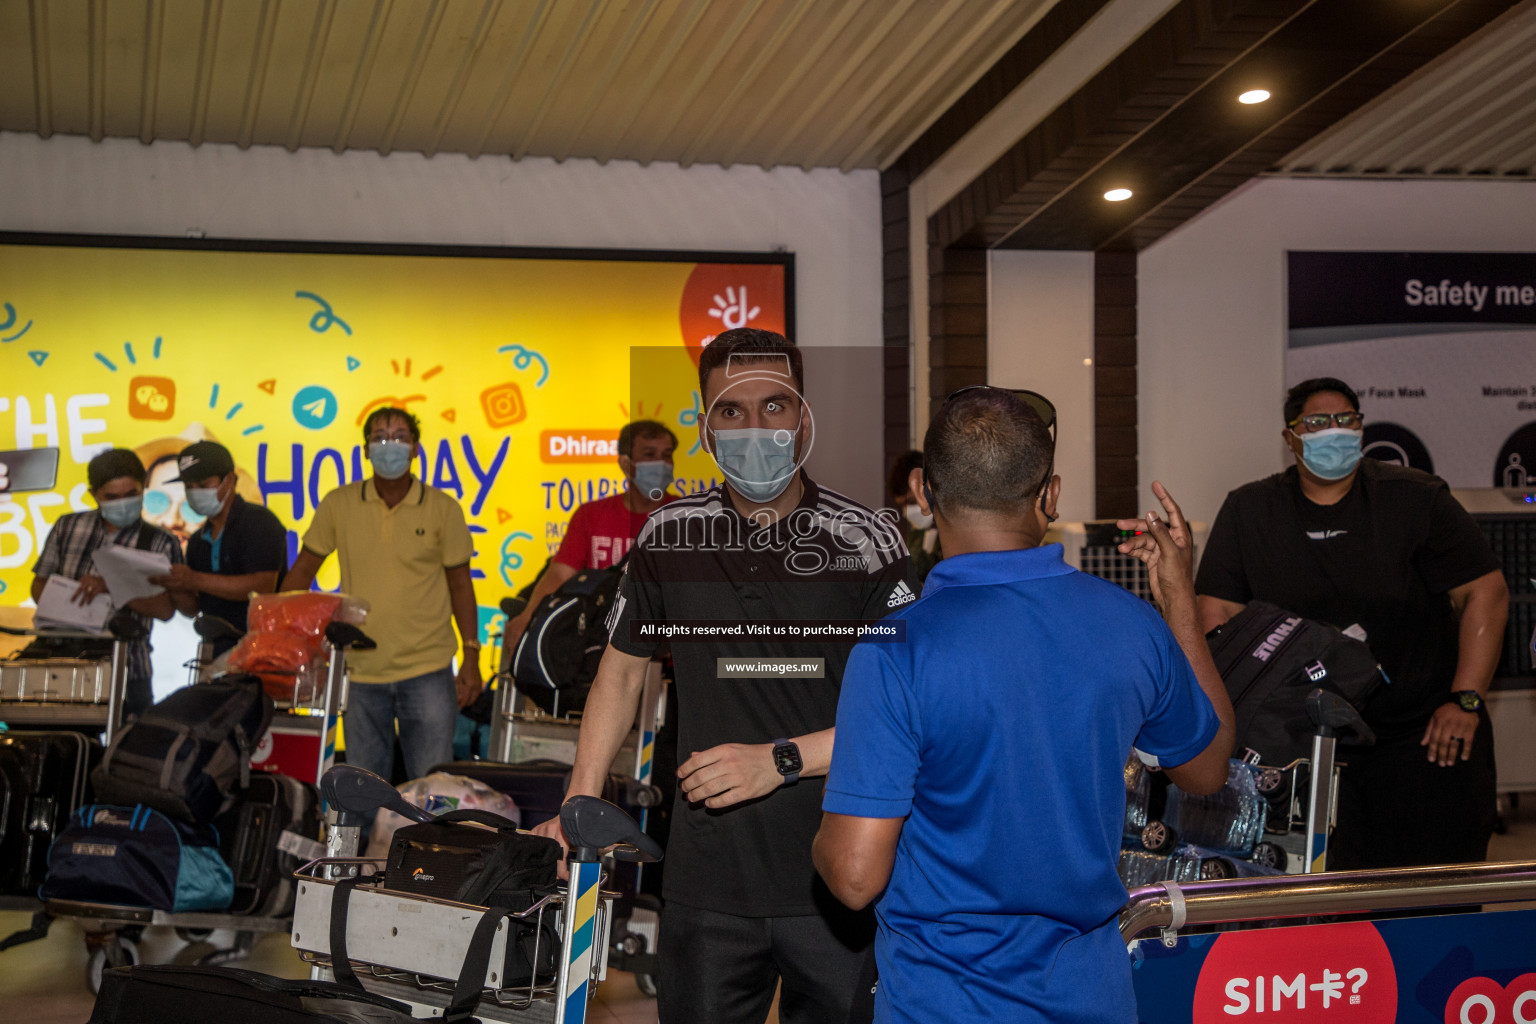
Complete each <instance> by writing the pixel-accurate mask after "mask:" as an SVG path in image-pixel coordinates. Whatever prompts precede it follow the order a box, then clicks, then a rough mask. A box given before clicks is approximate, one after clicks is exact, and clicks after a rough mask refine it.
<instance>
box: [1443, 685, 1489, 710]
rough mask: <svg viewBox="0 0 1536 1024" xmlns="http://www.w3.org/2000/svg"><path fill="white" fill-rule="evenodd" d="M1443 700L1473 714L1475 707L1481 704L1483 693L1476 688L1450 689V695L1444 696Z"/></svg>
mask: <svg viewBox="0 0 1536 1024" xmlns="http://www.w3.org/2000/svg"><path fill="white" fill-rule="evenodd" d="M1445 702H1446V703H1447V704H1455V705H1456V706H1457V707H1459V708H1461V710H1463V711H1468V712H1471V713H1473V714H1475V713H1476V712H1477V709H1478V708H1480V707H1482V706H1483V695H1482V694H1480V693H1478V692H1477V691H1476V690H1452V691H1451V695H1450V696H1449V697H1447V698H1445Z"/></svg>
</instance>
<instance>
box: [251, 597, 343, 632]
mask: <svg viewBox="0 0 1536 1024" xmlns="http://www.w3.org/2000/svg"><path fill="white" fill-rule="evenodd" d="M341 603H342V597H341V595H340V594H315V593H308V592H302V593H287V594H263V595H262V596H261V597H257V598H252V599H251V610H250V613H249V614H248V616H247V620H248V621H249V623H250V629H251V632H253V633H294V634H297V635H299V636H308V637H315V638H317V639H318V638H319V637H321V636H323V635H324V634H325V627H326V626H328V625H330V623H331V620H332V619H333V618H335V617H336V612H337V610H338V609H339V608H340V607H341Z"/></svg>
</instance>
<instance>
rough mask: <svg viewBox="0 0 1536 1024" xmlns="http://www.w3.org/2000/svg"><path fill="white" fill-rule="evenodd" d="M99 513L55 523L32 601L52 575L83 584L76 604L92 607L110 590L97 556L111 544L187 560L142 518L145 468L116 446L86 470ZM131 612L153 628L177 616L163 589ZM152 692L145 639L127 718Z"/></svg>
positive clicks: (137, 655)
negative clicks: (154, 623) (151, 620)
mask: <svg viewBox="0 0 1536 1024" xmlns="http://www.w3.org/2000/svg"><path fill="white" fill-rule="evenodd" d="M86 477H87V480H88V482H89V484H90V488H91V497H92V498H93V499H94V500H95V502H96V508H95V509H94V510H90V511H86V512H73V513H71V514H69V515H66V516H62V517H61V518H60V519H59V521H58V522H56V523H54V524H53V530H52V531H51V532H50V533H49V534H48V540H47V541H46V542H45V543H44V544H43V552H42V554H41V555H39V556H38V559H37V563H36V564H35V565H33V566H32V572H33V574H34V575H33V579H32V598H33V600H41V599H42V597H43V591H44V590H45V589H46V588H47V586H48V580H49V578H50V577H52V576H63V577H67V578H68V579H71V580H76V581H78V585H77V586H76V587H75V593H74V597H73V600H74V602H75V603H76V604H79V605H81V606H86V605H90V604H91V603H92V602H93V601H95V600H96V599H97V598H98V597H100V596H101V595H102V594H104V593H105V592H106V590H107V582H106V580H105V579H103V578H102V576H101V574H100V573H99V572H98V571H97V568H96V565H95V555H96V552H97V551H99V550H100V549H102V548H104V547H107V546H109V545H116V546H119V547H123V548H129V549H134V550H138V551H145V552H155V553H158V554H160V555H163V556H164V557H165V558H166V559H167V560H168V561H169V563H170V564H171V565H172V566H175V565H179V564H180V563H181V562H182V560H183V559H182V555H181V546H180V545H178V544H177V543H176V538H174V537H172V536H171V535H170V534H168V533H166V532H165V531H164V530H161V529H158V528H156V527H153V526H150V525H149V524H148V523H146V522H144V521H143V519H142V518H141V517H140V512H141V510H142V508H143V501H144V464H143V463H142V462H140V461H139V457H138V456H137V455H135V454H133V452H131V451H128V450H127V449H126V448H113V449H110V450H109V451H105V452H102V453H101V454H100V455H97V456H96V457H95V458H94V459H92V460H91V462H90V465H89V466H88V467H87V468H86ZM127 607H128V609H129V610H130V611H131V612H132V613H133V614H134V615H137V616H139V617H140V618H141V619H145V620H146V621H145V622H144V624H145V625H146V626H148V625H149V623H148V621H147V619H149V618H156V619H160V620H162V621H164V620H166V619H169V618H170V617H171V615H172V614H174V612H175V605H174V604H172V601H171V595H170V594H169V593H168V592H167V591H165V590H161V591H160V592H159V593H158V594H155V595H154V596H145V597H139V598H135V599H133V600H130V601H128V602H127ZM152 693H153V691H152V690H151V688H150V663H149V643H148V641H142V640H141V641H139V642H137V643H133V644H130V645H129V647H128V693H127V695H126V698H125V700H124V702H123V712H124V714H128V715H134V714H138V713H140V712H142V711H144V710H145V709H147V708H148V707H149V705H150V704H151V703H152V701H153V696H152Z"/></svg>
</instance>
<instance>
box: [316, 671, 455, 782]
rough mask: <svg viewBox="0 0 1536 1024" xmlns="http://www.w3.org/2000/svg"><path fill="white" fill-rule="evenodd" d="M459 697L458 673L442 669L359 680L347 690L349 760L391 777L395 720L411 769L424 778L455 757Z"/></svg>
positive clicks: (415, 776) (411, 774) (411, 773)
mask: <svg viewBox="0 0 1536 1024" xmlns="http://www.w3.org/2000/svg"><path fill="white" fill-rule="evenodd" d="M458 717H459V700H458V696H457V693H456V691H455V689H454V681H453V672H452V670H451V669H447V668H442V669H438V670H437V671H436V672H428V673H427V674H426V675H422V676H415V677H413V678H410V679H402V680H400V681H399V682H397V683H359V682H353V683H352V685H351V686H350V687H349V688H348V693H347V713H346V716H345V718H344V719H343V721H344V722H345V726H346V734H345V738H346V742H347V763H348V764H355V765H357V766H358V767H360V768H366V769H368V770H369V771H371V772H376V773H377V774H379V775H382V776H383V777H384V778H386V779H388V778H389V777H390V773H391V772H392V771H393V769H394V763H395V758H394V755H395V721H396V720H397V719H398V720H399V722H400V749H401V751H403V752H404V754H405V773H406V775H407V776H409V777H410V778H413V779H419V778H421V777H422V776H423V775H425V774H427V773H428V772H430V771H431V770H432V769H433V768H434V767H436V766H437V765H440V764H443V763H444V762H446V761H451V760H453V729H454V725H455V724H456V721H457V719H458Z"/></svg>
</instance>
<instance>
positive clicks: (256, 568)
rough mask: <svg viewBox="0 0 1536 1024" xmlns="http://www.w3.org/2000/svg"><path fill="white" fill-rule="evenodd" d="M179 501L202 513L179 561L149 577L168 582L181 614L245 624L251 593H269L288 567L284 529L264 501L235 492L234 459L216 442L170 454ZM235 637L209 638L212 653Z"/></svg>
mask: <svg viewBox="0 0 1536 1024" xmlns="http://www.w3.org/2000/svg"><path fill="white" fill-rule="evenodd" d="M176 462H177V466H178V467H179V468H180V471H181V475H180V476H179V477H178V478H177V481H176V482H178V483H180V484H182V486H183V487H185V488H186V495H187V504H188V505H190V506H191V507H192V510H193V511H194V512H196V513H197V514H198V515H200V516H203V517H205V518H204V520H203V525H202V526H201V527H199V528H198V530H197V532H196V533H194V534H193V535H192V537H191V539H189V540H188V541H187V561H186V564H184V565H173V566H171V568H170V571H169V572H168V573H166V574H165V575H164V576H157V577H154V578H152V579H151V580H150V582H151V583H157V584H159V585H161V586H165V587H169V588H170V590H171V597H172V598H173V599H174V600H175V602H176V607H177V608H178V609H180V610H181V611H182V612H183V613H185V614H187V615H195V614H197V613H198V612H203V613H204V614H207V615H214V616H217V617H218V618H221V619H223V620H225V621H226V622H228V623H229V624H230V625H232V626H234V627H235V629H237V630H239V631H240V632H242V633H243V632H245V629H246V612H247V610H248V609H249V608H250V604H251V595H253V594H270V593H273V592H274V591H276V590H277V581H278V579H279V578H281V577H282V575H283V573H284V572H285V571H287V569H288V533H287V531H286V530H285V529H284V528H283V524H282V523H281V522H279V521H278V518H277V516H275V515H273V514H272V513H271V512H269V511H268V510H267V509H266V507H265V506H262V505H253V504H251V503H249V502H247V501H246V500H245V499H244V498H242V497H240V495H238V494H236V493H235V483H236V480H235V460H234V458H233V457H232V456H231V455H230V454H229V449H228V448H225V447H224V446H223V445H221V444H219V443H218V442H216V441H198V442H197V443H196V444H192V445H188V446H187V447H186V448H185V449H183V450H182V453H181V454H180V455H179V456H178V457H177V460H176ZM234 645H235V638H234V637H229V638H226V639H223V640H217V641H214V645H213V654H214V657H218V656H219V655H220V654H223V653H224V652H225V651H227V650H229V648H231V647H233V646H234Z"/></svg>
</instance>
